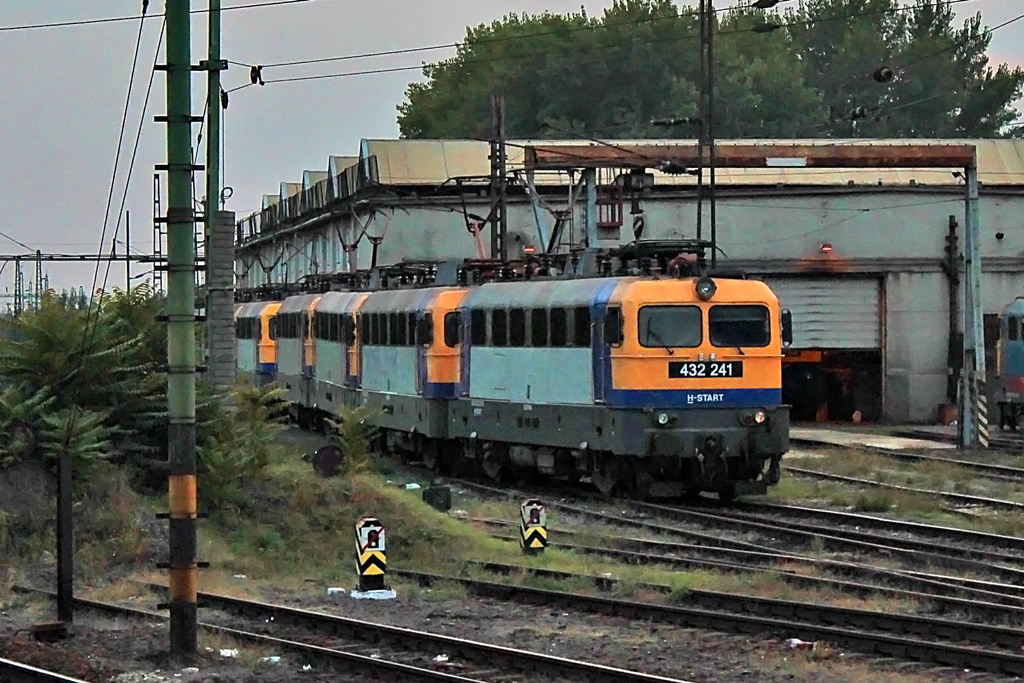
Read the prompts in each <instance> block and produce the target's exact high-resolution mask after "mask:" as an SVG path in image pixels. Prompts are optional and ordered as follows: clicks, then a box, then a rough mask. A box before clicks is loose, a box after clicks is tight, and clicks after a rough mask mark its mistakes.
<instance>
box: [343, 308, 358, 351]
mask: <svg viewBox="0 0 1024 683" xmlns="http://www.w3.org/2000/svg"><path fill="white" fill-rule="evenodd" d="M343 320H344V321H345V322H344V330H343V332H344V333H345V338H344V340H343V341H344V342H345V346H352V345H354V344H355V343H356V317H355V316H354V315H345V317H344V318H343Z"/></svg>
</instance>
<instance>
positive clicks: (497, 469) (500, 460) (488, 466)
mask: <svg viewBox="0 0 1024 683" xmlns="http://www.w3.org/2000/svg"><path fill="white" fill-rule="evenodd" d="M480 469H482V470H483V472H484V474H485V475H486V476H487V478H488V479H490V480H492V481H499V482H500V481H505V480H506V479H508V474H509V462H508V458H506V457H505V456H504V455H502V454H501V453H495V452H494V450H491V451H490V452H489V453H486V454H485V455H484V456H483V457H482V458H481V459H480Z"/></svg>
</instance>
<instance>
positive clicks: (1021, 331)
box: [994, 297, 1024, 431]
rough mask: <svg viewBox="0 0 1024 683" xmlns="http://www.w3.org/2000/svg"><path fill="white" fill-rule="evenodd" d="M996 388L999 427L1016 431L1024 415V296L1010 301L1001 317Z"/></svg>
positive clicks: (997, 346)
mask: <svg viewBox="0 0 1024 683" xmlns="http://www.w3.org/2000/svg"><path fill="white" fill-rule="evenodd" d="M994 389H995V399H996V404H997V405H998V406H999V426H1000V428H1001V429H1011V430H1014V431H1016V430H1017V428H1018V427H1019V426H1020V421H1021V416H1022V415H1024V297H1017V298H1016V299H1014V300H1013V301H1012V302H1010V303H1009V304H1007V305H1006V306H1005V307H1004V308H1003V311H1002V314H1001V315H1000V317H999V340H998V341H997V342H996V377H995V387H994Z"/></svg>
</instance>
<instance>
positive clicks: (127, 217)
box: [124, 211, 132, 294]
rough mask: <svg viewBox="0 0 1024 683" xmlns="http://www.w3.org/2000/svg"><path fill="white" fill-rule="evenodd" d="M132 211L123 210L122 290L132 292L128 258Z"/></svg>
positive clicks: (130, 242) (130, 253) (130, 245)
mask: <svg viewBox="0 0 1024 683" xmlns="http://www.w3.org/2000/svg"><path fill="white" fill-rule="evenodd" d="M131 249H132V212H131V211H125V212H124V255H125V259H124V291H125V292H126V293H127V294H131V293H132V262H131V260H130V259H129V258H128V257H130V256H131V255H132V251H131Z"/></svg>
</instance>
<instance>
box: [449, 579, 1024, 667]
mask: <svg viewBox="0 0 1024 683" xmlns="http://www.w3.org/2000/svg"><path fill="white" fill-rule="evenodd" d="M467 565H469V566H479V567H482V568H484V569H486V570H487V571H489V572H493V573H498V574H504V575H508V574H515V573H529V574H533V575H536V576H542V577H545V578H549V579H558V580H572V579H583V580H586V581H590V582H591V583H593V584H594V586H595V587H597V588H598V589H600V590H605V591H608V590H614V588H615V587H616V586H618V585H619V584H620V581H619V580H618V579H615V578H614V577H608V576H590V575H585V574H575V573H572V572H565V571H559V570H554V569H544V568H538V567H527V566H522V565H509V564H502V563H499V562H469V563H467ZM639 587H640V588H643V589H647V590H653V591H657V592H661V593H672V592H674V590H675V589H673V587H672V586H667V585H662V584H650V583H644V584H640V586H639ZM921 597H922V598H923V599H927V597H928V596H921ZM678 601H679V602H681V603H684V604H685V605H687V606H694V607H698V608H703V609H710V610H715V611H721V612H727V613H730V614H761V615H770V616H775V617H779V618H781V619H795V620H808V621H809V622H811V623H816V624H824V625H827V626H846V625H849V626H853V627H855V628H860V629H863V630H871V631H877V632H884V633H886V634H892V635H900V636H906V635H914V636H919V637H923V638H930V639H933V640H936V641H950V642H968V643H972V644H974V645H981V646H996V647H1004V648H1008V649H1010V650H1017V649H1019V647H1020V644H1021V643H1022V642H1024V630H1022V629H1020V628H1016V627H1012V626H1001V625H993V624H975V623H971V622H964V621H962V620H959V619H958V620H954V621H951V620H948V619H941V618H938V617H933V616H928V615H919V614H903V613H892V612H878V611H875V610H866V609H860V608H854V607H839V606H835V605H827V604H822V603H808V602H801V601H796V600H781V599H778V598H764V597H760V596H755V595H746V594H736V593H724V592H721V591H710V590H703V589H696V588H691V589H687V590H686V591H684V592H683V593H682V594H680V595H679V597H678ZM994 607H996V608H997V609H1003V608H1001V606H998V605H996V606H994ZM1003 614H1004V616H1005V615H1006V614H1013V615H1014V616H1015V617H1016V621H1017V622H1018V623H1019V622H1020V610H1014V609H1012V608H1011V610H1010V611H1009V612H1003Z"/></svg>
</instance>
